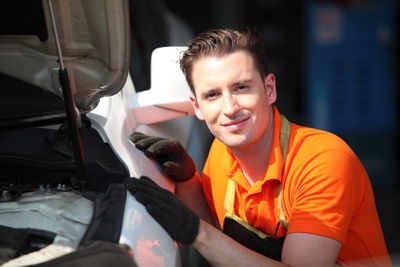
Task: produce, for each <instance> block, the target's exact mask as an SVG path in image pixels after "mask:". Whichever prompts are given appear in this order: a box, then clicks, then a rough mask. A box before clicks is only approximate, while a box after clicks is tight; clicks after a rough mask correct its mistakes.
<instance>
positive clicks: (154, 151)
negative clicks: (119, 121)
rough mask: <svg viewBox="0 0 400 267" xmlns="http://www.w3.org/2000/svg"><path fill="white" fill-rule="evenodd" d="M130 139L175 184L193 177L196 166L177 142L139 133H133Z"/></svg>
mask: <svg viewBox="0 0 400 267" xmlns="http://www.w3.org/2000/svg"><path fill="white" fill-rule="evenodd" d="M130 139H131V141H132V142H133V143H134V144H135V145H136V147H137V148H138V149H140V150H142V151H143V152H144V154H145V155H146V156H147V157H150V158H154V159H155V160H156V161H157V162H158V163H159V164H160V166H161V169H162V171H163V172H164V173H165V174H166V175H168V176H169V177H170V178H171V179H172V180H174V181H175V182H184V181H187V180H190V179H191V178H192V177H193V175H194V173H195V171H196V165H195V164H194V162H193V160H192V158H191V157H190V156H189V154H188V153H187V152H186V150H185V149H184V148H183V146H182V145H181V143H180V142H179V141H178V140H175V139H171V138H164V137H157V136H149V135H145V134H143V133H141V132H134V133H133V134H131V136H130Z"/></svg>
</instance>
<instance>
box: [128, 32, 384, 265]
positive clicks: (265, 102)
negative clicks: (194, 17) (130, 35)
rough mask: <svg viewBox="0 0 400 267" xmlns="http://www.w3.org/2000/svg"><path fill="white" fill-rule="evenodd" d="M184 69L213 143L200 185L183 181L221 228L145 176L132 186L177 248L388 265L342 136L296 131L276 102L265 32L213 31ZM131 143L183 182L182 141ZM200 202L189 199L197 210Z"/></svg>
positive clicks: (263, 259)
mask: <svg viewBox="0 0 400 267" xmlns="http://www.w3.org/2000/svg"><path fill="white" fill-rule="evenodd" d="M181 67H182V70H183V72H184V74H185V76H186V79H187V82H188V84H189V86H190V88H191V90H192V92H193V95H192V97H191V102H192V104H193V107H194V110H195V114H196V116H197V118H199V119H200V120H204V121H205V122H206V124H207V126H208V128H209V129H210V131H211V133H212V134H213V135H214V136H215V138H216V139H215V141H214V142H213V144H212V147H211V149H210V152H209V156H208V159H207V161H206V164H205V167H204V170H203V174H202V176H201V179H200V180H199V179H198V176H196V175H194V177H195V178H194V179H191V180H189V181H188V182H183V183H180V184H178V190H179V192H182V193H183V199H184V200H185V202H186V203H188V202H189V201H187V199H188V195H191V196H193V194H197V195H199V199H200V200H199V202H198V203H197V204H198V205H197V206H198V207H193V208H194V209H195V210H196V211H199V210H200V209H202V207H201V194H199V192H198V191H196V185H197V184H198V183H201V186H202V188H203V191H204V195H205V198H206V201H207V203H208V207H209V209H210V211H211V213H212V214H213V215H214V217H215V218H216V219H217V220H218V223H219V226H220V227H221V228H222V230H223V232H221V231H220V230H218V229H217V228H215V227H213V226H212V225H211V224H208V223H206V222H205V220H203V219H199V218H198V217H197V215H195V214H194V213H193V212H192V211H191V210H190V209H188V208H187V207H186V206H185V205H184V204H183V203H182V202H181V201H180V200H178V199H177V198H176V197H175V196H174V195H173V194H172V193H170V192H168V191H167V190H164V189H161V188H159V187H158V186H157V185H156V184H155V183H153V182H152V181H151V180H150V179H149V178H146V177H144V178H141V179H130V180H132V181H130V182H129V183H128V188H129V190H130V191H131V192H132V193H133V194H134V195H135V197H136V199H137V200H138V201H140V202H142V203H143V204H144V205H145V206H146V209H147V210H148V211H149V213H150V214H151V215H152V216H153V217H154V218H155V219H156V220H157V221H158V222H159V223H160V224H161V225H162V226H163V227H164V228H165V229H166V230H167V232H168V233H169V234H170V235H171V236H172V237H173V238H174V239H175V240H177V241H179V242H182V243H189V244H191V243H193V246H194V247H195V248H197V250H198V251H199V252H200V253H201V254H202V255H203V256H204V257H205V258H206V259H207V260H208V261H209V262H210V263H211V264H212V265H216V266H218V265H221V266H235V265H245V264H250V265H251V266H258V265H260V266H261V265H262V266H269V265H271V266H275V265H276V266H280V265H283V264H288V265H293V266H332V265H334V264H335V263H339V264H341V265H362V266H374V265H375V266H388V265H391V262H390V258H389V257H388V254H387V250H386V245H385V241H384V238H383V234H382V230H381V226H380V222H379V219H378V215H377V212H376V208H375V203H374V195H373V191H372V188H371V185H370V182H369V178H368V175H367V173H366V172H365V170H364V168H363V166H362V164H361V163H360V161H359V160H358V158H357V157H356V155H355V154H354V153H353V152H352V150H351V149H350V148H349V147H348V146H347V145H346V144H345V143H344V142H343V141H342V140H341V139H340V138H338V137H337V136H335V135H333V134H330V133H327V132H324V131H320V130H316V129H311V128H307V127H302V126H299V125H296V124H293V123H289V122H288V121H287V119H286V118H285V117H284V116H283V115H281V114H280V113H279V111H278V109H277V108H276V107H275V106H274V103H275V102H276V99H277V89H276V82H275V76H274V75H273V74H271V73H268V70H267V65H266V62H265V54H264V48H263V45H262V41H261V37H260V36H259V34H257V33H255V32H252V31H234V30H211V31H208V32H206V33H203V34H200V35H199V36H198V37H197V38H196V39H194V40H193V41H192V42H191V43H190V44H189V46H188V49H187V51H185V53H184V54H183V57H182V59H181ZM132 141H133V142H134V143H135V144H136V146H137V147H138V148H139V149H142V150H143V151H144V152H145V153H146V155H148V156H150V157H154V158H155V159H156V160H157V161H159V162H160V164H162V166H163V170H164V171H165V172H166V173H167V174H169V176H170V177H171V178H172V179H173V180H175V181H180V182H182V181H183V180H188V179H190V178H191V177H192V176H193V172H194V167H193V163H192V161H191V160H190V158H189V157H188V155H187V154H186V152H184V150H183V149H182V147H181V146H179V144H177V143H176V142H174V141H172V140H169V139H164V138H155V137H149V136H146V135H143V134H141V133H134V134H133V136H132ZM191 206H193V203H192V205H191Z"/></svg>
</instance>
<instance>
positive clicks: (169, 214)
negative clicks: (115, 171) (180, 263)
mask: <svg viewBox="0 0 400 267" xmlns="http://www.w3.org/2000/svg"><path fill="white" fill-rule="evenodd" d="M125 183H126V187H127V189H128V190H129V192H131V193H132V195H134V196H135V198H136V200H137V201H139V202H140V203H142V204H143V205H144V206H145V208H146V210H147V212H148V213H149V214H150V215H151V216H152V217H153V218H154V219H155V220H156V221H157V222H158V223H159V224H160V225H161V226H162V227H163V228H164V229H165V230H166V231H167V233H168V234H169V235H170V236H171V237H172V238H173V239H174V240H176V241H178V242H180V243H182V244H192V243H193V242H194V240H195V239H196V237H197V235H198V233H199V225H200V219H199V217H198V216H197V215H196V214H195V213H194V212H193V211H192V210H191V209H190V208H188V207H187V206H186V205H185V204H184V203H183V202H182V201H181V200H180V199H178V197H176V196H175V195H174V194H173V193H171V192H170V191H168V190H165V189H163V188H161V187H160V186H158V185H157V184H156V183H154V182H153V181H152V180H151V179H150V178H148V177H146V176H141V177H140V178H139V179H137V178H129V179H127V180H126V182H125Z"/></svg>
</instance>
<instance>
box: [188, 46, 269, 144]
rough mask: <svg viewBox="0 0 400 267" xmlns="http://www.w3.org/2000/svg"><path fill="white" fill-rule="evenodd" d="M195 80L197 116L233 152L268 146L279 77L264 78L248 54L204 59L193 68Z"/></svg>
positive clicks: (241, 53) (194, 104) (195, 108)
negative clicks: (268, 133) (268, 134)
mask: <svg viewBox="0 0 400 267" xmlns="http://www.w3.org/2000/svg"><path fill="white" fill-rule="evenodd" d="M192 79H193V85H194V88H195V93H196V97H194V96H193V97H192V98H191V101H192V104H193V107H194V110H195V113H196V116H197V118H199V119H200V120H204V121H205V122H206V124H207V126H208V128H209V129H210V131H211V132H212V134H213V135H214V136H215V137H216V138H217V139H219V140H220V141H221V142H223V143H224V144H226V145H227V146H229V147H230V148H231V149H233V150H234V149H246V148H249V147H250V146H252V145H255V144H257V145H258V144H260V145H268V143H267V142H268V141H267V139H268V138H267V134H266V133H267V132H268V130H270V131H269V132H272V118H273V116H272V115H273V109H272V104H273V103H274V102H275V101H276V86H275V76H274V75H273V74H269V75H267V76H266V77H265V78H264V79H262V77H261V75H260V73H259V71H258V70H257V69H256V67H255V66H254V62H253V58H252V57H251V55H250V54H249V53H248V52H246V51H242V50H240V51H237V52H234V53H231V54H227V55H223V56H217V57H205V58H200V59H199V60H197V61H196V62H195V63H194V65H193V72H192Z"/></svg>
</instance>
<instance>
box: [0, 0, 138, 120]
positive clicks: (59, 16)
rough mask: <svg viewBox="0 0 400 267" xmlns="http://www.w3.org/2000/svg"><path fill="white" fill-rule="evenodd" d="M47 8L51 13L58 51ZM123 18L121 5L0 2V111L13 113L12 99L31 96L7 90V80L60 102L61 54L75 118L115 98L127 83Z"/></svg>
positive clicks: (119, 0) (120, 1)
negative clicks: (106, 98) (105, 99)
mask: <svg viewBox="0 0 400 267" xmlns="http://www.w3.org/2000/svg"><path fill="white" fill-rule="evenodd" d="M50 6H52V8H53V11H54V19H55V24H56V29H57V35H58V39H59V46H57V42H56V34H55V33H54V30H53V25H52V19H51V14H50V11H49V10H50V9H49V8H50ZM128 16H129V14H128V7H127V1H124V0H112V1H108V0H68V1H66V0H52V1H51V5H49V2H48V1H45V0H43V1H42V0H7V1H1V3H0V75H1V76H0V78H1V80H2V81H4V80H7V82H2V83H1V84H0V85H1V88H0V92H1V95H2V96H3V97H2V98H3V101H4V103H5V104H4V105H3V104H2V106H3V107H2V109H4V110H5V109H7V108H8V109H12V108H13V107H12V106H11V105H14V104H15V103H16V102H15V101H17V100H16V99H14V98H19V97H20V96H21V97H23V96H22V95H23V94H26V92H29V93H31V92H32V91H30V90H21V91H20V92H19V91H18V90H19V89H18V86H9V82H8V81H9V80H17V81H18V82H21V83H23V84H28V85H29V86H32V87H34V88H40V90H41V91H42V92H41V95H44V94H48V95H50V96H53V97H54V99H60V100H62V92H61V89H60V83H59V77H58V70H59V68H60V65H59V56H58V52H57V51H61V55H62V59H63V63H64V66H65V68H66V69H67V71H68V73H69V81H70V86H71V90H72V95H73V98H74V101H75V104H76V106H77V108H78V109H79V112H80V113H86V112H89V111H90V110H92V109H93V108H94V107H95V106H96V104H97V102H98V100H99V99H100V98H101V97H102V96H106V95H113V94H115V93H117V92H118V91H119V90H120V89H121V88H122V86H123V85H124V83H125V81H126V77H127V74H128V68H129V39H130V37H129V17H128ZM57 47H59V48H60V49H59V50H58V49H57ZM25 87H26V86H25ZM7 90H13V93H10V92H7ZM27 99H28V100H29V97H25V101H26V100H27ZM49 99H50V100H51V99H52V98H49ZM6 100H7V102H6ZM50 100H49V101H50ZM32 101H38V99H32ZM53 102H54V103H55V100H54V101H53ZM59 102H60V103H62V101H59ZM7 103H8V105H10V106H9V107H6V104H7ZM13 103H14V104H13ZM20 104H21V103H20ZM21 105H23V104H21ZM41 106H42V105H39V104H38V105H37V108H43V107H41ZM14 108H15V105H14ZM53 110H57V108H55V109H54V108H53ZM58 110H59V111H60V110H61V109H60V108H58ZM2 111H3V110H2ZM50 111H51V110H50ZM40 112H42V113H46V112H47V111H46V110H44V111H43V110H41V111H40ZM3 114H5V113H3ZM7 114H10V112H8V113H7ZM12 114H13V113H12V112H11V115H12ZM17 115H19V116H22V115H21V114H17ZM1 119H4V117H2V118H1Z"/></svg>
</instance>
